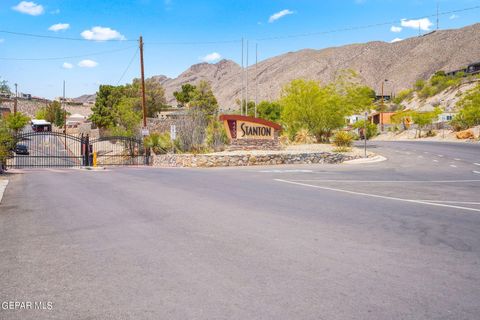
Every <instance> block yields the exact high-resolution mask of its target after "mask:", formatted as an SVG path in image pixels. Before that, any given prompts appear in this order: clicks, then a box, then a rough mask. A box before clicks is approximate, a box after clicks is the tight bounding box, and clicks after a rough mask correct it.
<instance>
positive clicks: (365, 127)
mask: <svg viewBox="0 0 480 320" xmlns="http://www.w3.org/2000/svg"><path fill="white" fill-rule="evenodd" d="M367 120H368V112H366V111H365V120H364V121H363V138H364V139H365V158H366V157H367Z"/></svg>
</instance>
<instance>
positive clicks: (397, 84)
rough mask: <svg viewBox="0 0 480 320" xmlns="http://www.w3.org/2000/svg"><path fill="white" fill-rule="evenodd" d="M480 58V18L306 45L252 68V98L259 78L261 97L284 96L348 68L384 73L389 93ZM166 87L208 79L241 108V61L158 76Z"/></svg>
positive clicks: (231, 105)
mask: <svg viewBox="0 0 480 320" xmlns="http://www.w3.org/2000/svg"><path fill="white" fill-rule="evenodd" d="M479 60H480V24H474V25H471V26H467V27H464V28H461V29H455V30H441V31H436V32H432V33H429V34H427V35H423V36H420V37H415V38H409V39H406V40H403V41H399V42H395V43H386V42H381V41H375V42H369V43H363V44H351V45H346V46H342V47H335V48H327V49H322V50H311V49H305V50H300V51H297V52H289V53H286V54H283V55H280V56H277V57H273V58H270V59H267V60H264V61H262V62H260V63H259V64H258V74H256V73H255V66H250V67H249V68H248V81H249V83H250V86H249V98H250V99H251V100H253V99H254V91H255V86H254V84H255V81H256V79H257V78H258V96H259V101H261V100H265V99H266V100H272V99H276V98H278V97H279V95H280V92H281V88H282V87H283V86H284V85H285V84H286V83H288V82H289V81H291V80H293V79H297V78H305V79H313V80H318V81H321V82H324V83H325V82H329V81H332V80H333V79H334V78H335V76H336V75H337V74H338V72H339V71H340V70H342V69H353V70H355V71H357V72H358V74H359V75H360V77H361V80H362V81H363V83H365V84H367V85H369V86H370V87H372V88H374V89H375V90H376V91H377V92H380V86H381V83H382V81H383V80H384V79H388V80H389V81H388V82H387V83H386V84H385V94H390V93H391V92H398V91H400V90H402V89H406V88H410V87H411V86H412V84H413V83H414V82H415V80H417V79H419V78H423V79H427V78H429V77H430V76H431V75H432V74H433V73H434V72H436V71H438V70H445V71H449V70H455V69H458V68H460V67H463V66H466V65H468V64H470V63H472V62H476V61H479ZM154 78H155V79H157V81H159V82H160V83H162V85H163V86H164V88H165V91H166V96H167V100H168V102H169V103H171V104H175V103H176V102H175V99H174V97H173V92H174V91H176V90H179V89H180V87H181V85H182V84H185V83H193V84H195V83H197V82H198V81H200V80H207V81H209V82H210V83H211V85H212V88H213V91H214V93H215V95H216V97H217V99H218V101H219V103H220V105H221V107H222V109H223V110H225V109H236V108H238V107H237V105H236V103H235V101H236V100H237V99H240V97H241V86H242V78H241V67H240V66H239V65H238V64H236V63H235V62H233V61H229V60H222V61H220V62H218V63H216V64H208V63H200V64H196V65H193V66H191V67H190V68H189V69H188V70H186V71H185V72H183V73H182V74H180V75H179V76H178V77H177V78H175V79H170V78H167V77H165V76H156V77H154Z"/></svg>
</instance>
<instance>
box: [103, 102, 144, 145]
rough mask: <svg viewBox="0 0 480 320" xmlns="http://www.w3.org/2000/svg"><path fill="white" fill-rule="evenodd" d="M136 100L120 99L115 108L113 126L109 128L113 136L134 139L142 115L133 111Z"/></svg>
mask: <svg viewBox="0 0 480 320" xmlns="http://www.w3.org/2000/svg"><path fill="white" fill-rule="evenodd" d="M136 103H137V100H136V98H126V97H123V98H122V99H120V101H119V102H118V104H117V105H116V106H115V111H114V115H113V116H114V119H115V126H112V127H110V131H111V133H112V134H113V135H118V136H126V137H134V136H136V135H137V133H138V132H139V130H140V123H141V120H142V114H141V113H140V112H138V111H136V110H135V105H136Z"/></svg>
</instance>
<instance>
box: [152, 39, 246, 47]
mask: <svg viewBox="0 0 480 320" xmlns="http://www.w3.org/2000/svg"><path fill="white" fill-rule="evenodd" d="M240 42H242V39H235V40H218V41H178V42H175V41H173V42H168V41H148V42H145V44H154V45H166V46H168V45H202V44H228V43H240Z"/></svg>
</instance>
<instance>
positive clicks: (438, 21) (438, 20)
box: [437, 1, 440, 31]
mask: <svg viewBox="0 0 480 320" xmlns="http://www.w3.org/2000/svg"><path fill="white" fill-rule="evenodd" d="M439 6H440V4H439V3H438V1H437V31H438V28H439V25H440V18H439Z"/></svg>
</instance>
